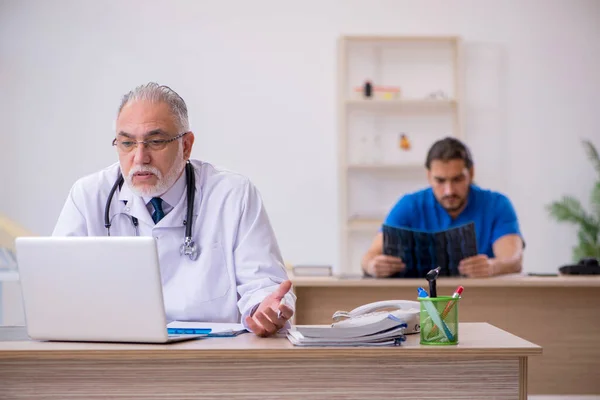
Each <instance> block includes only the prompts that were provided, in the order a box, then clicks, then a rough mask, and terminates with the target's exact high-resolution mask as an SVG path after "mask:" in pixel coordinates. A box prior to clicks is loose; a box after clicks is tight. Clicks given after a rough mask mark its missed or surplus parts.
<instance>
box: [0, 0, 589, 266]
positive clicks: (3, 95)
mask: <svg viewBox="0 0 600 400" xmlns="http://www.w3.org/2000/svg"><path fill="white" fill-rule="evenodd" d="M377 33H380V34H426V35H435V34H457V35H460V36H462V37H463V38H464V40H465V42H466V60H467V74H468V79H467V85H468V86H467V95H468V96H469V98H468V107H467V109H466V113H467V121H466V129H467V132H466V133H467V140H468V141H469V143H470V144H471V146H472V150H473V152H474V156H475V159H476V160H475V161H476V163H477V167H478V176H477V178H478V181H479V183H480V184H482V185H483V186H489V187H492V188H494V189H499V190H502V191H504V192H506V193H507V194H508V195H509V196H510V197H511V199H512V200H513V202H514V204H515V206H516V208H517V210H518V214H519V216H520V217H521V221H522V229H523V232H524V234H525V235H526V239H527V245H528V247H527V250H526V265H525V269H526V270H527V271H555V270H556V268H557V267H558V266H559V265H562V264H564V263H565V262H568V261H569V260H570V254H571V246H572V245H573V244H574V243H575V240H576V238H575V235H574V232H575V230H574V228H571V227H568V226H566V225H559V224H557V223H555V222H553V221H551V220H550V219H549V218H548V217H547V215H546V212H545V210H544V205H545V204H546V203H548V202H550V201H551V200H553V199H556V198H558V197H559V196H560V195H562V194H563V193H569V194H573V195H575V196H578V197H580V198H582V199H584V200H585V204H589V203H588V198H589V193H590V190H591V188H592V182H593V179H594V177H595V176H594V173H593V170H592V168H591V166H590V164H589V163H588V162H587V160H586V159H585V157H584V153H583V148H582V146H581V145H580V142H579V140H580V138H583V137H587V138H591V139H593V140H594V141H595V143H596V144H597V145H598V146H599V147H600V112H598V110H597V109H598V99H599V96H600V74H599V73H598V71H600V45H599V44H598V43H600V2H599V1H594V0H588V1H583V0H580V1H574V0H564V1H558V0H537V1H532V0H528V1H522V0H503V1H491V0H489V1H483V0H472V1H468V0H464V1H441V0H440V1H431V0H430V1H418V2H417V1H392V0H389V1H382V0H380V1H374V0H364V1H348V0H338V1H325V0H310V1H308V0H306V1H303V2H282V1H276V0H272V1H267V0H263V1H257V0H255V1H242V0H240V1H187V2H184V1H163V2H159V1H91V0H89V1H42V0H39V1H18V0H11V1H7V0H0V113H1V114H0V118H1V121H2V124H1V131H0V183H1V184H0V191H1V193H0V213H6V214H8V215H9V216H11V217H12V218H14V219H16V220H18V221H19V222H21V223H22V224H23V225H24V226H25V227H27V228H29V229H31V230H33V231H35V232H37V233H39V234H49V233H50V232H51V230H52V228H53V225H54V223H55V220H56V218H57V216H58V213H59V211H60V208H61V206H62V203H63V201H64V199H65V196H66V195H67V192H68V190H69V188H70V186H71V184H72V183H73V182H74V181H75V179H77V178H78V177H80V176H81V175H84V174H88V173H91V172H93V171H95V170H97V169H99V168H101V167H103V166H105V165H107V164H108V163H111V162H113V161H114V160H115V159H116V156H115V153H114V150H113V149H112V148H111V146H110V141H111V139H112V137H113V136H112V135H113V132H112V129H113V121H114V117H115V111H116V107H117V105H118V102H119V99H120V96H121V95H122V94H124V93H125V92H126V91H128V90H129V89H130V88H132V87H134V86H136V85H138V84H140V83H144V82H146V81H149V80H155V81H158V82H160V83H163V84H168V85H170V86H172V87H173V88H174V89H175V90H177V91H178V92H179V93H180V94H181V95H182V96H183V98H184V99H185V100H186V101H187V103H188V107H189V109H190V114H191V122H192V128H193V130H194V131H195V132H196V138H197V139H196V140H197V141H196V147H195V149H194V152H193V156H195V157H198V158H203V159H206V160H208V161H211V162H215V163H217V164H221V165H224V166H226V167H228V168H230V169H234V170H237V171H239V172H242V173H244V174H246V175H248V176H249V177H250V178H251V179H252V180H253V181H254V182H255V183H256V184H257V186H258V187H259V189H260V190H261V192H262V195H263V197H264V199H265V201H266V205H267V209H268V211H269V214H270V216H271V219H272V222H273V225H274V228H275V230H276V233H277V235H278V237H279V240H280V245H281V247H282V250H283V253H284V256H285V258H286V259H287V260H289V261H291V262H296V263H335V262H336V259H337V251H336V246H337V238H336V232H337V229H336V224H337V220H336V216H337V212H336V205H337V200H336V195H337V188H336V185H337V179H336V167H335V166H336V151H337V149H336V135H337V131H336V126H337V125H336V103H335V101H336V98H335V95H336V86H335V85H336V64H335V63H336V50H335V45H336V38H337V37H338V36H339V35H341V34H377ZM390 206H391V205H390Z"/></svg>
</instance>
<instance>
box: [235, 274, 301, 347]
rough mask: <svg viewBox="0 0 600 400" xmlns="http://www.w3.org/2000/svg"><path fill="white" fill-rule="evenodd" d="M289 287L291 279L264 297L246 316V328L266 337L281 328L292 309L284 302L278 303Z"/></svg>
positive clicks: (292, 311) (292, 313)
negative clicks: (249, 314) (252, 312)
mask: <svg viewBox="0 0 600 400" xmlns="http://www.w3.org/2000/svg"><path fill="white" fill-rule="evenodd" d="M291 288H292V282H291V281H289V280H288V281H285V282H282V283H281V285H279V287H278V288H277V289H276V290H275V291H274V292H273V293H271V294H270V295H269V296H267V297H265V299H264V300H263V301H262V302H261V303H260V305H259V306H258V308H257V309H256V310H255V311H254V314H252V315H251V316H249V317H246V324H247V325H248V328H250V330H251V331H252V332H254V333H255V334H256V335H257V336H262V337H267V336H270V335H273V334H275V333H277V331H278V330H280V329H281V328H283V326H284V325H285V323H286V321H287V320H288V319H290V318H292V315H294V310H293V309H292V308H290V307H288V306H286V305H285V304H280V303H281V300H282V299H283V297H284V296H285V294H286V293H287V292H289V291H290V289H291ZM278 311H279V312H280V314H279V316H278V315H277V312H278Z"/></svg>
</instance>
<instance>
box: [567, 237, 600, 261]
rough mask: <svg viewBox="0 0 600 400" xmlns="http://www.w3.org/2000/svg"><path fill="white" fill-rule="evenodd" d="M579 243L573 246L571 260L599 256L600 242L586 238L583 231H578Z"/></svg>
mask: <svg viewBox="0 0 600 400" xmlns="http://www.w3.org/2000/svg"><path fill="white" fill-rule="evenodd" d="M578 237H579V244H578V245H577V246H575V247H574V248H573V261H574V262H578V261H579V260H581V259H582V258H584V257H594V258H600V244H599V243H597V242H592V241H589V240H587V238H586V234H585V232H583V231H582V230H580V231H579V232H578Z"/></svg>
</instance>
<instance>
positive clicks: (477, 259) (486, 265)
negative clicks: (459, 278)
mask: <svg viewBox="0 0 600 400" xmlns="http://www.w3.org/2000/svg"><path fill="white" fill-rule="evenodd" d="M494 263H495V261H494V260H493V259H490V258H488V256H486V255H485V254H478V255H476V256H473V257H469V258H465V259H463V260H461V262H460V263H459V264H458V271H459V272H460V273H461V275H465V276H467V277H469V278H488V277H490V276H494V275H495V274H496V271H495V268H494Z"/></svg>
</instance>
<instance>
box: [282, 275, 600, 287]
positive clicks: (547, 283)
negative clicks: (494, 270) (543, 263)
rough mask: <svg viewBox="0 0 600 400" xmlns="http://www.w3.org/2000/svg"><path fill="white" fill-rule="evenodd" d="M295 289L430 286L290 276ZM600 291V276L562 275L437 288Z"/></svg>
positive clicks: (447, 283) (444, 281)
mask: <svg viewBox="0 0 600 400" xmlns="http://www.w3.org/2000/svg"><path fill="white" fill-rule="evenodd" d="M289 277H290V279H291V280H292V282H293V284H294V286H296V287H411V288H416V287H418V286H424V285H425V284H426V283H427V282H426V281H425V279H422V278H382V279H375V278H359V277H354V278H345V277H335V276H327V277H319V276H315V277H313V276H294V275H293V274H291V273H290V274H289ZM458 285H463V286H465V287H467V286H468V287H470V288H473V287H557V286H560V287H600V276H597V275H588V276H581V275H559V276H548V277H546V276H544V277H540V276H526V275H521V274H511V275H501V276H495V277H492V278H449V277H440V278H438V280H437V286H438V287H452V288H453V289H454V288H456V287H457V286H458Z"/></svg>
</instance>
